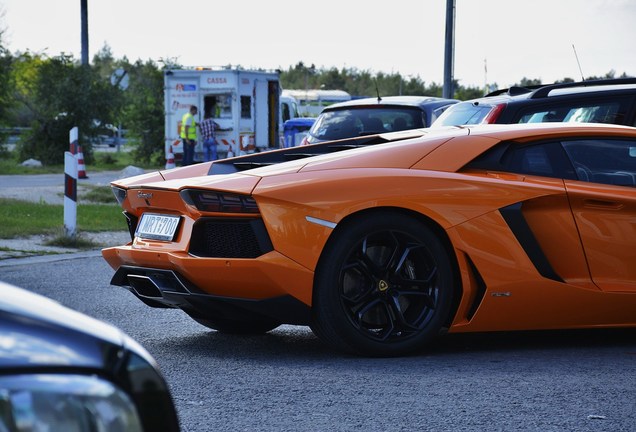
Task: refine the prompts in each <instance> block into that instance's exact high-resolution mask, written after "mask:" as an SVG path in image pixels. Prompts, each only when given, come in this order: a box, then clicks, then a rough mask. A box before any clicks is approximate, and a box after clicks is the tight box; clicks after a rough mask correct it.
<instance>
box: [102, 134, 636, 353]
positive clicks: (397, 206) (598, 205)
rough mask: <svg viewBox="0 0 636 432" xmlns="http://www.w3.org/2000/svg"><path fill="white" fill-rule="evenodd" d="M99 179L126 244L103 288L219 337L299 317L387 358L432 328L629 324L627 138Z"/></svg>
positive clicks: (335, 150)
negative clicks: (119, 214) (108, 184)
mask: <svg viewBox="0 0 636 432" xmlns="http://www.w3.org/2000/svg"><path fill="white" fill-rule="evenodd" d="M367 140H368V141H367ZM329 151H331V153H330V152H329ZM321 152H322V154H319V153H321ZM283 160H287V162H283ZM217 174H219V175H217ZM112 186H113V189H114V192H115V194H116V196H117V199H118V200H119V202H120V204H121V205H122V207H123V210H124V214H125V216H126V218H127V221H128V224H129V229H130V233H131V241H130V242H128V243H127V244H125V245H121V246H117V247H111V248H107V249H104V250H103V251H102V254H103V256H104V258H105V259H106V260H107V262H108V263H109V264H110V266H111V267H112V268H113V270H114V272H115V273H114V275H113V278H112V280H111V283H112V284H113V285H117V286H121V287H124V288H125V289H127V290H129V291H130V292H131V293H132V294H134V295H135V296H136V297H137V298H138V299H139V300H141V301H142V302H144V303H145V304H146V305H148V306H151V307H158V308H179V309H181V310H182V311H183V312H185V313H186V314H188V315H189V316H190V317H192V318H193V319H194V320H195V321H197V322H199V323H201V324H203V325H205V326H207V327H210V328H212V329H215V330H218V331H221V332H226V333H264V332H267V331H269V330H272V329H274V328H276V327H277V326H279V325H280V324H296V325H309V326H310V327H311V329H312V330H313V331H314V332H315V334H316V335H317V336H318V337H319V338H320V339H321V340H323V341H324V342H325V343H327V344H329V345H330V346H331V347H333V348H336V349H339V350H342V351H345V352H351V353H356V354H362V355H372V356H394V355H403V354H407V353H411V352H414V351H417V350H421V349H423V348H424V347H426V346H427V344H429V343H430V342H431V341H432V340H433V339H434V338H435V337H437V336H438V335H439V334H440V333H441V332H444V331H448V332H450V333H460V332H483V331H511V330H540V329H574V328H586V327H627V326H631V327H634V326H636V266H634V250H635V248H636V231H635V230H634V220H635V218H636V128H632V127H625V126H617V125H601V124H589V123H585V124H564V123H556V124H523V125H480V126H472V127H452V128H444V129H430V128H429V129H414V130H408V131H401V132H392V133H387V134H383V135H379V136H378V135H375V136H368V137H358V138H356V139H348V140H342V141H340V142H338V141H335V142H333V141H332V142H325V143H319V144H314V145H309V146H304V147H294V148H290V149H280V150H273V151H270V152H263V153H259V154H254V155H248V156H245V157H243V158H233V159H224V160H222V161H215V162H209V163H207V164H198V165H195V166H188V167H184V168H178V169H174V170H168V171H161V172H156V173H148V174H144V175H142V176H139V177H132V178H128V179H122V180H117V181H115V182H113V183H112Z"/></svg>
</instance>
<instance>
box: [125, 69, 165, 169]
mask: <svg viewBox="0 0 636 432" xmlns="http://www.w3.org/2000/svg"><path fill="white" fill-rule="evenodd" d="M127 70H128V74H129V75H130V84H129V87H128V89H127V90H126V92H125V98H126V107H125V109H124V113H123V119H124V122H125V124H126V125H127V128H128V135H129V139H132V140H133V141H134V143H135V144H136V145H137V148H136V149H135V152H134V158H135V160H137V161H141V162H157V163H161V162H162V161H164V157H165V156H164V136H165V132H164V109H163V97H164V92H163V71H162V70H160V69H159V68H158V66H157V64H156V63H154V62H153V61H151V60H148V61H146V62H142V61H141V60H137V62H135V63H134V64H133V65H130V66H128V69H127Z"/></svg>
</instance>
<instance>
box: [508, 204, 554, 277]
mask: <svg viewBox="0 0 636 432" xmlns="http://www.w3.org/2000/svg"><path fill="white" fill-rule="evenodd" d="M522 205H523V203H521V202H518V203H515V204H512V205H509V206H507V207H503V208H500V209H499V212H500V213H501V216H503V218H504V220H505V221H506V224H508V227H509V228H510V231H512V233H513V234H514V236H515V238H516V239H517V241H518V242H519V244H520V245H521V247H522V248H523V250H524V251H525V253H526V255H528V258H530V261H532V264H533V265H534V267H535V268H536V269H537V271H538V272H539V274H540V275H541V276H543V277H545V278H548V279H552V280H555V281H557V282H563V279H562V278H561V277H560V276H559V275H558V274H557V273H556V272H555V271H554V269H553V268H552V265H551V264H550V261H548V258H547V257H546V256H545V254H544V253H543V250H542V249H541V246H540V245H539V242H538V241H537V239H536V237H535V236H534V234H533V232H532V230H531V229H530V226H529V225H528V222H527V221H526V219H525V217H524V216H523V213H522V212H521V207H522Z"/></svg>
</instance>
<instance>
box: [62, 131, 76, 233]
mask: <svg viewBox="0 0 636 432" xmlns="http://www.w3.org/2000/svg"><path fill="white" fill-rule="evenodd" d="M77 135H78V133H77V127H74V128H73V129H71V131H70V133H69V144H70V150H71V151H67V152H64V231H65V234H66V236H67V237H75V233H76V227H77V158H76V157H75V154H76V153H77V147H78V146H77Z"/></svg>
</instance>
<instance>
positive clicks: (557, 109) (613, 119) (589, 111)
mask: <svg viewBox="0 0 636 432" xmlns="http://www.w3.org/2000/svg"><path fill="white" fill-rule="evenodd" d="M625 112H626V108H625V104H622V103H621V102H620V101H607V102H599V103H591V104H590V103H588V104H576V105H567V106H566V105H561V106H551V107H546V106H545V105H542V106H540V107H530V108H527V109H525V110H523V111H522V113H523V114H522V115H521V117H520V118H519V120H518V121H517V123H545V122H573V123H613V124H622V123H623V122H624V119H625Z"/></svg>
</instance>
